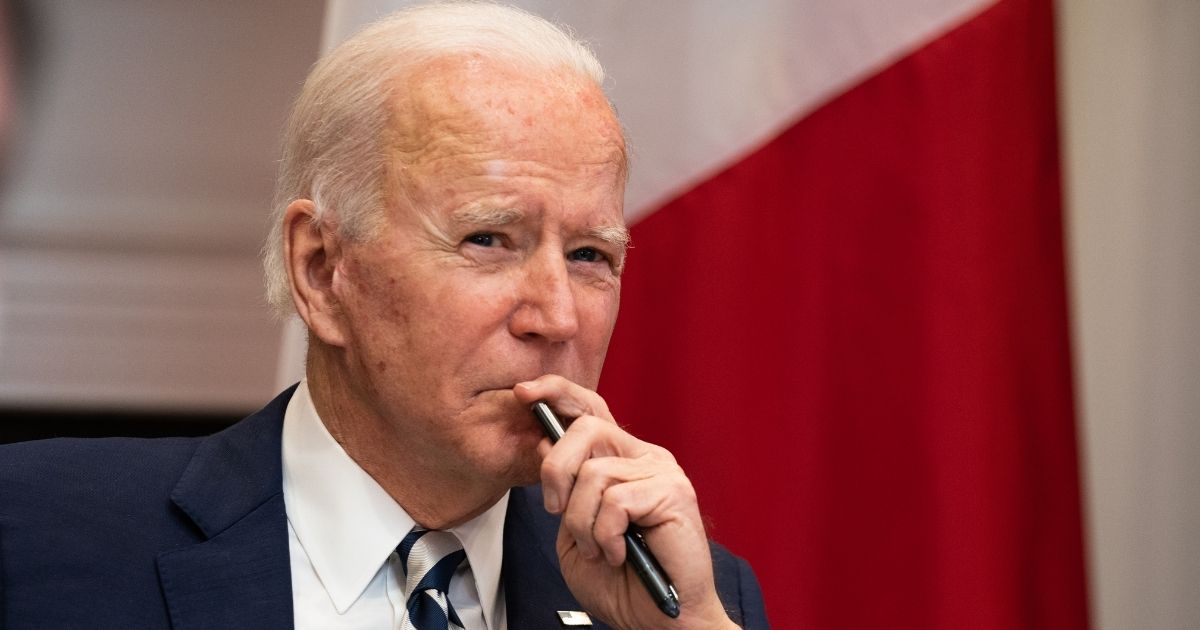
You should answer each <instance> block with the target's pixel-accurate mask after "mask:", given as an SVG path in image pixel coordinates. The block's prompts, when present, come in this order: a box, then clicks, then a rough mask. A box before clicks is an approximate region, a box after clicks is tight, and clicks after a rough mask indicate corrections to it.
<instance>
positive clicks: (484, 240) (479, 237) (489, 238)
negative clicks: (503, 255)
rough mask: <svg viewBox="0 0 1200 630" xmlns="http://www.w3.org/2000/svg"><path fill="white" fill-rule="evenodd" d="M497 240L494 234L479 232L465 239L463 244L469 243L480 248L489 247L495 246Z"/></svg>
mask: <svg viewBox="0 0 1200 630" xmlns="http://www.w3.org/2000/svg"><path fill="white" fill-rule="evenodd" d="M497 240H498V239H497V237H496V235H495V234H490V233H488V232H480V233H478V234H472V235H470V236H468V237H467V238H466V239H465V242H467V243H471V244H472V245H478V246H480V247H491V246H493V245H495V244H496V241H497Z"/></svg>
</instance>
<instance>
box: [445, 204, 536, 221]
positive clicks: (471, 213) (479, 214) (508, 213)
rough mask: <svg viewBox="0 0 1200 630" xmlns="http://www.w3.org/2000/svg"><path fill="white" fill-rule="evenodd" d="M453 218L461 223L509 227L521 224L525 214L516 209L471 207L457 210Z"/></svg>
mask: <svg viewBox="0 0 1200 630" xmlns="http://www.w3.org/2000/svg"><path fill="white" fill-rule="evenodd" d="M452 216H453V218H454V220H455V221H458V222H459V223H473V224H476V225H509V224H511V223H519V222H520V221H521V219H524V218H525V213H524V212H521V211H520V210H517V209H516V208H481V207H478V206H470V207H466V208H459V209H458V210H455V211H454V214H453V215H452Z"/></svg>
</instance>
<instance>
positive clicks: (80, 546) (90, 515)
mask: <svg viewBox="0 0 1200 630" xmlns="http://www.w3.org/2000/svg"><path fill="white" fill-rule="evenodd" d="M292 391H293V390H288V391H286V392H284V393H283V394H281V395H280V396H279V397H277V398H276V399H275V400H273V401H272V402H271V403H270V404H269V405H267V407H265V408H264V409H263V410H261V411H259V412H258V413H256V414H254V415H252V416H250V417H248V418H246V419H245V420H242V421H241V422H238V423H237V424H235V425H233V426H232V427H230V428H229V429H226V430H225V431H222V432H220V433H217V434H215V435H212V436H209V437H206V438H167V439H155V440H140V439H128V438H112V439H59V440H47V441H43V442H28V443H22V444H13V445H8V446H4V447H0V628H3V629H6V630H23V629H25V628H38V629H55V628H114V629H116V628H119V629H121V630H128V629H142V628H173V629H174V630H193V629H196V630H212V629H215V628H220V629H231V630H232V629H239V628H245V629H247V630H249V629H254V630H261V629H270V628H291V627H292V583H291V569H290V560H289V555H288V554H289V551H288V531H287V521H286V517H285V513H284V505H283V487H282V483H283V482H282V469H281V463H280V436H281V429H282V426H283V412H284V410H285V408H286V406H287V401H288V399H289V398H290V397H291V393H292ZM510 497H511V498H510V499H509V506H508V516H507V518H506V520H505V526H504V565H503V569H502V571H501V579H502V580H503V582H504V589H505V599H506V601H507V606H508V625H509V627H510V628H512V629H513V630H524V629H526V628H558V627H560V624H559V621H558V616H557V614H556V612H555V611H558V610H581V607H580V606H579V604H578V602H576V601H575V598H574V597H573V596H572V595H571V592H570V591H569V590H568V589H567V586H566V584H565V582H564V581H563V579H562V576H561V574H560V573H559V568H558V558H557V555H556V553H555V550H554V541H555V536H556V532H557V528H558V521H557V519H556V518H555V517H553V516H551V515H550V514H547V513H546V512H545V510H543V509H542V499H541V493H540V488H537V487H530V488H517V489H514V490H513V492H512V493H511V494H510ZM713 561H714V570H715V573H716V577H717V587H718V590H719V592H720V595H721V599H722V602H723V603H724V604H725V606H726V608H727V609H728V610H729V611H730V613H731V616H732V617H733V619H734V620H735V621H738V622H739V623H743V624H744V625H745V626H746V627H751V628H765V627H767V621H766V616H765V613H764V611H763V603H762V595H761V593H760V592H759V587H758V582H757V581H756V580H755V578H754V574H753V573H752V572H751V571H750V568H749V566H748V565H747V564H746V563H745V561H743V560H741V559H739V558H736V557H734V556H732V555H730V554H729V553H728V552H727V551H725V550H723V549H721V548H720V547H718V546H715V545H714V546H713ZM601 627H603V626H601Z"/></svg>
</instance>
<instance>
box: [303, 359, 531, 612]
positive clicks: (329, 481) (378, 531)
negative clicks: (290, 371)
mask: <svg viewBox="0 0 1200 630" xmlns="http://www.w3.org/2000/svg"><path fill="white" fill-rule="evenodd" d="M282 451H283V498H284V505H286V509H287V518H288V522H289V523H291V525H292V529H294V530H295V532H296V538H297V539H298V540H299V541H300V546H301V547H303V548H304V551H305V553H307V554H308V557H309V560H310V561H311V562H312V566H313V570H314V571H315V572H316V574H317V577H318V578H320V580H321V583H322V584H323V585H324V586H325V590H326V591H327V592H328V593H329V597H330V600H331V601H332V602H333V605H334V608H335V609H337V611H338V614H344V613H345V612H346V610H348V609H349V608H350V606H351V605H352V604H354V602H355V601H356V600H358V598H359V596H361V595H362V592H363V590H365V589H366V587H367V585H368V584H369V583H370V582H371V580H372V578H374V577H375V574H376V573H377V572H378V571H379V568H380V567H381V566H382V565H383V564H384V562H386V561H387V559H388V557H389V556H390V555H391V553H392V552H393V551H394V550H395V549H396V546H397V545H398V544H400V541H401V540H402V539H403V538H404V536H406V535H407V534H408V532H409V531H410V530H411V529H412V528H413V525H414V521H413V519H412V517H410V516H409V515H408V513H407V512H405V511H404V508H402V507H400V505H399V504H397V503H396V502H395V501H394V500H393V499H392V497H391V495H389V494H388V493H387V491H386V490H384V489H383V488H382V487H381V486H380V485H379V484H378V483H377V482H376V481H375V479H374V478H372V477H371V476H370V475H368V474H367V473H366V471H364V470H363V469H362V468H360V467H359V465H358V464H357V463H356V462H355V461H354V460H353V459H352V458H351V457H350V456H349V455H347V454H346V451H345V450H343V449H342V446H341V445H340V444H338V443H337V441H336V440H334V439H333V436H332V435H330V434H329V431H328V430H327V429H326V428H325V424H324V423H323V422H322V421H321V418H320V416H318V415H317V410H316V407H314V406H313V402H312V396H311V395H310V394H309V391H308V382H307V380H304V381H301V382H300V385H299V387H297V388H296V392H295V393H294V394H293V395H292V399H291V401H289V402H288V407H287V411H286V412H285V414H284V420H283V448H282ZM507 511H508V493H505V495H504V496H503V497H501V499H500V500H499V501H497V502H496V504H495V505H493V506H492V507H490V508H488V509H487V510H486V511H485V512H483V513H482V514H480V515H479V516H477V517H475V518H474V519H471V520H470V521H467V522H466V523H463V524H462V525H459V526H458V527H454V528H451V529H450V530H449V531H450V532H451V533H453V534H454V535H455V536H457V537H458V539H459V541H460V542H461V543H462V545H463V550H464V551H466V554H467V561H468V562H470V563H471V571H472V573H473V575H474V577H475V589H476V591H477V592H478V593H479V599H480V602H479V603H480V606H481V608H482V609H483V613H484V619H485V620H486V622H487V624H488V627H490V628H495V627H497V626H496V623H497V622H496V620H494V619H493V617H494V616H495V614H496V612H495V611H496V605H497V603H498V601H499V598H500V597H501V593H500V567H501V563H502V559H503V552H504V517H505V515H506V513H507Z"/></svg>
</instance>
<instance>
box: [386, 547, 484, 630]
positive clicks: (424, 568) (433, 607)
mask: <svg viewBox="0 0 1200 630" xmlns="http://www.w3.org/2000/svg"><path fill="white" fill-rule="evenodd" d="M396 552H397V553H399V554H400V566H401V567H403V571H404V579H405V585H404V594H405V596H406V597H407V598H408V603H407V606H408V617H407V620H406V622H405V623H404V625H403V626H402V628H404V629H405V630H408V629H409V628H411V629H412V630H450V629H451V628H462V627H463V623H462V621H461V620H459V618H458V615H457V614H456V613H455V612H454V606H452V605H451V604H450V599H449V595H448V593H449V592H450V578H451V577H453V576H454V572H455V571H456V570H458V565H460V564H462V563H463V562H465V561H466V559H467V553H466V552H465V551H463V548H462V544H461V543H459V542H458V539H457V538H455V537H454V535H453V534H451V533H449V532H441V531H436V530H428V529H417V528H414V529H413V530H412V531H411V532H409V534H408V535H407V536H405V537H404V540H402V541H400V546H399V547H397V548H396Z"/></svg>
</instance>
